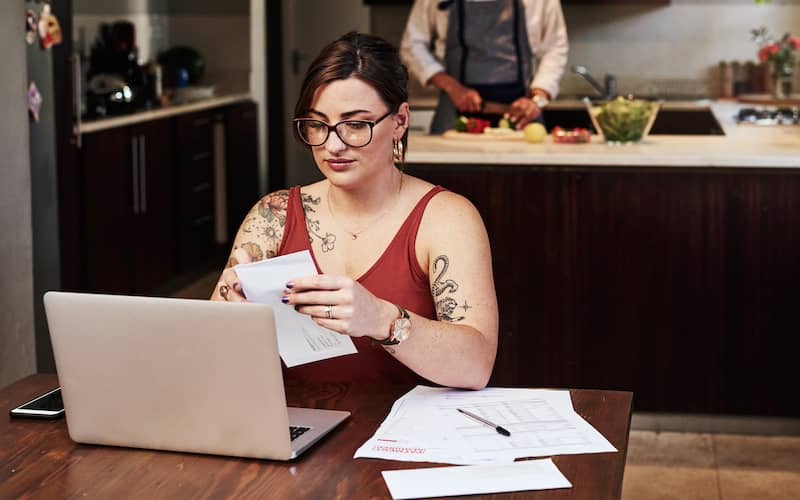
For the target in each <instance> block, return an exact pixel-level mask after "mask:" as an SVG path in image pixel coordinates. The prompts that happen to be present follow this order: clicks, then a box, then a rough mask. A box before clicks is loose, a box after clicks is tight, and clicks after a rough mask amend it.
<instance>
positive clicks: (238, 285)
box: [233, 282, 242, 292]
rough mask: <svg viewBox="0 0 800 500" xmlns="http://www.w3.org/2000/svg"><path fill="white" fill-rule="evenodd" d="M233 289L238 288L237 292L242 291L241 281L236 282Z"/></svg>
mask: <svg viewBox="0 0 800 500" xmlns="http://www.w3.org/2000/svg"><path fill="white" fill-rule="evenodd" d="M233 289H234V290H236V291H237V292H241V291H242V285H241V284H239V282H236V283H234V284H233Z"/></svg>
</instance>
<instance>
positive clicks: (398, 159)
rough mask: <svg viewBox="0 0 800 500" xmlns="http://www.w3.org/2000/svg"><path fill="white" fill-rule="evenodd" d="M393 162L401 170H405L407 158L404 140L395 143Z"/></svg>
mask: <svg viewBox="0 0 800 500" xmlns="http://www.w3.org/2000/svg"><path fill="white" fill-rule="evenodd" d="M392 161H393V162H394V164H395V165H396V166H397V167H399V168H400V170H402V169H403V165H404V164H405V161H406V158H405V147H404V146H403V141H402V140H399V141H394V147H393V149H392Z"/></svg>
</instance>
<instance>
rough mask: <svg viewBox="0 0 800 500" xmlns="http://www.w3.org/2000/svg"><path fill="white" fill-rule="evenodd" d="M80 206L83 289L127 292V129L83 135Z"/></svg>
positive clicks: (130, 226) (130, 219)
mask: <svg viewBox="0 0 800 500" xmlns="http://www.w3.org/2000/svg"><path fill="white" fill-rule="evenodd" d="M83 141H84V146H83V150H82V151H83V169H84V175H83V180H84V183H83V190H82V193H83V203H84V207H85V210H84V218H83V220H84V225H83V226H84V231H85V233H86V263H87V266H86V277H87V278H86V288H87V290H90V291H93V292H123V293H124V292H127V291H131V290H133V272H134V271H133V267H132V266H131V262H132V258H133V247H132V246H131V245H130V241H131V234H132V233H133V232H135V230H136V222H135V219H134V214H133V177H134V172H133V165H132V163H131V158H132V157H131V148H132V142H131V137H130V133H129V129H128V128H127V127H121V128H114V129H109V130H106V131H102V132H96V133H93V134H88V135H86V136H84V139H83Z"/></svg>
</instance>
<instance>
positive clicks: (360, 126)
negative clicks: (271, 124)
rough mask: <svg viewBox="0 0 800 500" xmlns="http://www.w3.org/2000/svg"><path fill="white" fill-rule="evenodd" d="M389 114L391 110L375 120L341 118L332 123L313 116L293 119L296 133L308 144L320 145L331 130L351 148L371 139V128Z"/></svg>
mask: <svg viewBox="0 0 800 500" xmlns="http://www.w3.org/2000/svg"><path fill="white" fill-rule="evenodd" d="M391 114H392V112H391V111H387V112H386V114H385V115H383V116H381V117H380V118H378V119H377V120H375V121H372V120H342V121H340V122H339V123H336V124H334V125H328V124H327V123H325V122H322V121H319V120H314V119H313V118H295V119H294V120H293V121H294V123H295V126H296V127H297V135H298V136H300V139H301V140H302V141H303V142H305V143H306V144H308V145H309V146H322V145H323V144H325V141H327V140H328V136H330V134H331V131H334V132H335V133H336V135H337V136H338V137H339V139H341V141H342V142H343V143H345V144H346V145H348V146H350V147H351V148H363V147H364V146H366V145H367V144H369V143H370V142H371V141H372V128H373V127H374V126H375V125H377V124H379V123H380V122H381V121H382V120H383V119H384V118H386V117H387V116H389V115H391Z"/></svg>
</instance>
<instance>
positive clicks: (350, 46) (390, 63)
mask: <svg viewBox="0 0 800 500" xmlns="http://www.w3.org/2000/svg"><path fill="white" fill-rule="evenodd" d="M350 77H355V78H358V79H359V80H362V81H363V82H365V83H367V84H369V85H371V86H372V88H374V89H375V90H376V91H377V92H378V95H380V96H381V100H383V102H384V103H386V106H387V107H388V108H389V110H391V111H392V112H393V113H396V112H397V110H398V109H399V107H400V105H401V104H403V103H404V102H407V101H408V88H407V85H408V70H406V67H405V66H404V65H403V63H402V62H400V53H399V52H398V50H397V48H395V47H394V46H393V45H392V44H391V43H389V42H387V41H386V40H384V39H383V38H381V37H379V36H375V35H367V34H365V33H358V32H355V31H351V32H350V33H347V34H345V35H343V36H341V37H340V38H339V39H337V40H334V41H333V42H331V43H329V44H328V45H327V46H325V48H323V49H322V51H321V52H320V53H319V55H318V56H317V58H316V59H314V61H313V62H312V63H311V65H310V66H309V67H308V70H307V71H306V74H305V77H304V78H303V84H302V86H301V87H300V96H299V97H298V99H297V104H296V105H295V107H294V116H295V118H300V117H302V116H305V115H307V114H308V112H309V111H310V110H311V101H312V100H313V99H314V93H315V92H316V91H317V89H319V88H320V87H322V86H324V85H327V84H329V83H331V82H333V81H336V80H345V79H347V78H350ZM294 134H295V138H296V139H298V140H300V138H299V137H297V129H294ZM402 143H403V159H405V150H406V147H407V146H408V129H406V132H405V134H403V138H402Z"/></svg>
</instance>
